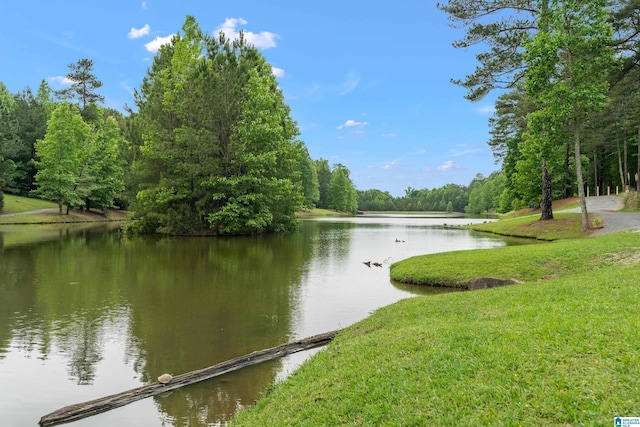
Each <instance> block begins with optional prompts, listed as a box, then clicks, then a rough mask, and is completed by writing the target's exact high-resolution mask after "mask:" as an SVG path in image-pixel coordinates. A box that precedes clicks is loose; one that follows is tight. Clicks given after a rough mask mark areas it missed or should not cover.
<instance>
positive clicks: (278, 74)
mask: <svg viewBox="0 0 640 427" xmlns="http://www.w3.org/2000/svg"><path fill="white" fill-rule="evenodd" d="M271 72H272V73H273V75H274V76H276V77H284V75H285V72H284V70H283V69H282V68H278V67H273V66H272V67H271Z"/></svg>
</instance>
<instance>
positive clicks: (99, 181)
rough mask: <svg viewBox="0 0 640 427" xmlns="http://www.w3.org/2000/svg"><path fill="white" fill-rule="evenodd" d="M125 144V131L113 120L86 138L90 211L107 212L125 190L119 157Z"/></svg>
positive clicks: (107, 121) (86, 201) (109, 118)
mask: <svg viewBox="0 0 640 427" xmlns="http://www.w3.org/2000/svg"><path fill="white" fill-rule="evenodd" d="M122 140H123V135H122V131H121V129H120V127H119V126H118V123H117V122H116V119H114V118H113V117H107V118H106V119H105V120H104V122H103V123H101V124H100V126H98V127H97V128H96V129H95V130H94V132H92V135H91V137H89V138H87V142H86V144H85V145H84V149H83V158H84V160H83V164H84V165H87V170H86V180H85V181H86V182H87V183H88V188H87V190H88V191H86V194H84V199H85V206H86V208H87V209H91V208H95V209H100V210H101V211H102V212H106V211H107V209H109V208H112V207H113V206H114V204H113V202H114V199H115V198H116V196H117V195H118V194H119V193H120V192H121V191H123V190H124V180H123V179H124V177H123V169H122V160H121V157H120V146H121V145H122V144H123V142H122Z"/></svg>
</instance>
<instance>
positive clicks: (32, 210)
mask: <svg viewBox="0 0 640 427" xmlns="http://www.w3.org/2000/svg"><path fill="white" fill-rule="evenodd" d="M63 212H66V208H65V210H63ZM126 218H127V213H126V212H123V211H119V210H113V209H112V210H110V211H109V213H108V215H104V214H102V213H101V212H97V211H89V212H87V211H81V210H76V209H73V210H71V211H69V213H68V214H66V213H62V214H60V213H58V204H57V203H54V202H50V201H47V200H42V199H35V198H30V197H21V196H14V195H12V194H5V195H4V208H3V209H2V210H1V211H0V225H28V224H40V225H43V224H53V225H55V224H69V223H83V222H105V221H124V220H126Z"/></svg>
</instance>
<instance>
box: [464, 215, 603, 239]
mask: <svg viewBox="0 0 640 427" xmlns="http://www.w3.org/2000/svg"><path fill="white" fill-rule="evenodd" d="M581 218H582V217H581V215H580V214H579V213H554V214H553V219H552V220H549V221H539V219H540V214H536V215H529V216H521V217H517V218H505V219H502V220H500V221H496V222H488V223H484V224H474V225H469V226H465V227H464V228H468V229H471V230H476V231H485V232H490V233H495V234H500V235H503V236H518V237H528V238H533V239H539V240H559V239H580V238H583V237H588V236H589V233H583V232H582V219H581ZM589 218H590V220H591V221H593V216H592V215H589Z"/></svg>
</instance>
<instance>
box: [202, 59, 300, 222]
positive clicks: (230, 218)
mask: <svg viewBox="0 0 640 427" xmlns="http://www.w3.org/2000/svg"><path fill="white" fill-rule="evenodd" d="M261 65H262V73H258V71H257V70H256V69H252V70H250V71H249V75H250V77H249V82H248V84H247V86H246V101H245V104H244V108H243V111H242V114H241V118H240V120H239V122H238V124H237V125H236V126H235V128H234V133H233V136H232V142H233V144H234V145H235V146H237V151H236V156H235V158H234V159H233V160H232V162H231V166H232V168H233V169H234V173H233V174H232V175H230V176H215V177H212V178H211V180H210V182H209V185H210V186H211V188H212V191H213V198H214V200H220V201H223V205H222V207H221V208H220V209H219V210H217V211H216V212H214V213H211V214H210V215H209V221H210V223H211V225H212V227H214V229H215V230H216V231H217V232H218V233H219V234H259V233H262V232H264V231H286V230H291V229H292V228H293V227H294V225H295V212H296V211H297V210H299V209H301V208H302V203H303V194H302V182H301V180H300V172H299V170H297V167H298V162H299V160H300V159H301V156H300V154H301V153H300V152H299V151H297V148H296V146H295V144H294V143H293V138H294V137H295V136H296V135H297V134H298V130H297V127H296V125H295V123H294V122H293V120H291V118H290V114H289V108H288V107H287V106H286V105H285V104H284V100H283V96H282V94H281V92H280V91H279V90H277V88H276V87H275V80H274V77H273V76H272V75H271V73H270V71H267V69H270V67H269V65H268V64H266V62H263V63H262V64H261ZM265 71H266V72H265Z"/></svg>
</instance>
